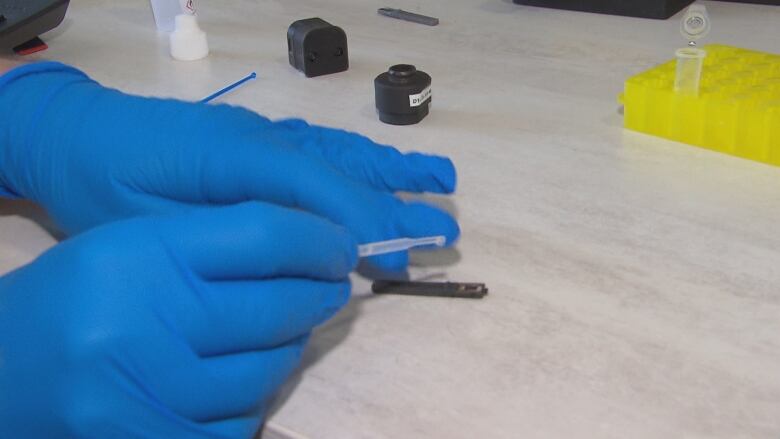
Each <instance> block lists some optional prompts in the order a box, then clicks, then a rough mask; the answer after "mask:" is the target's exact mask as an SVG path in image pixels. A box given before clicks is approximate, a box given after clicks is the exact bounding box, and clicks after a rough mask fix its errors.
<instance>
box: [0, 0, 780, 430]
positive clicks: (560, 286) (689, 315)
mask: <svg viewBox="0 0 780 439" xmlns="http://www.w3.org/2000/svg"><path fill="white" fill-rule="evenodd" d="M200 3H201V4H200V13H201V24H202V26H203V27H204V29H205V30H206V31H207V32H208V33H209V39H210V43H211V47H212V51H213V53H212V55H211V56H210V57H209V58H208V59H206V60H204V61H200V62H193V63H180V62H174V61H172V60H170V59H169V58H168V56H167V54H166V53H167V43H166V38H165V37H164V36H163V35H160V34H157V33H156V31H155V29H154V24H153V20H152V15H151V11H150V10H149V8H148V4H147V3H146V2H144V1H142V0H138V1H134V2H116V1H108V0H79V1H75V2H72V4H71V9H70V11H69V13H68V18H67V19H66V20H67V21H66V22H65V24H64V25H63V26H62V27H61V28H60V29H57V30H55V31H54V32H52V33H51V34H50V35H47V36H46V38H45V39H46V40H47V42H48V43H49V45H50V47H51V48H50V49H49V50H48V51H46V52H44V53H43V54H42V55H41V57H45V58H49V59H56V60H61V61H64V62H67V63H71V64H74V65H76V66H78V67H80V68H82V69H83V70H85V71H86V72H87V73H89V74H90V75H92V76H93V77H94V78H96V79H98V80H100V81H101V82H103V83H104V84H106V85H109V86H114V87H118V88H121V89H123V90H125V91H129V92H133V93H140V94H146V95H166V96H175V97H178V98H183V99H197V98H201V97H203V96H205V95H207V94H209V93H210V92H212V91H214V90H216V89H218V88H220V87H222V86H224V85H226V84H228V83H230V82H232V81H234V80H237V79H239V78H241V77H243V76H244V75H246V74H248V73H249V72H251V71H253V70H256V71H257V72H258V74H259V79H258V80H257V81H255V82H253V83H251V84H250V85H247V86H245V87H244V88H242V89H240V90H238V91H237V92H236V93H234V94H233V95H230V96H229V97H227V98H225V99H224V101H226V102H230V103H234V104H238V105H244V106H247V107H249V108H252V109H254V110H256V111H258V112H260V113H263V114H265V115H268V116H270V117H274V118H276V117H285V116H299V117H304V118H306V119H308V120H309V121H311V122H315V123H320V124H327V125H332V126H337V127H342V128H346V129H350V130H356V131H360V132H363V133H365V134H367V135H370V136H372V137H373V138H374V139H376V140H378V141H380V142H384V143H390V144H394V145H397V146H398V147H399V148H401V149H404V150H422V151H428V152H434V153H440V154H446V155H449V156H451V157H452V158H453V160H454V161H455V162H456V164H457V165H458V169H459V177H460V180H459V189H458V193H457V195H456V196H455V197H454V198H452V200H451V201H445V203H447V204H448V205H449V207H450V208H452V209H454V211H456V212H457V215H458V217H459V220H460V222H461V226H462V230H463V237H462V240H461V242H460V244H459V245H458V247H457V251H450V252H444V253H440V254H437V255H435V256H434V255H426V256H424V257H418V258H416V262H417V264H418V265H419V266H418V267H415V268H414V269H413V271H412V273H413V274H414V276H415V277H422V276H432V277H433V278H436V276H437V275H439V276H440V278H441V279H449V280H453V281H476V282H485V283H487V284H488V286H489V288H490V295H489V296H488V297H487V298H485V299H484V300H479V301H474V300H472V301H469V300H460V301H459V300H448V299H434V298H431V299H428V298H415V297H373V296H371V295H370V294H369V293H368V290H369V284H368V282H366V281H365V280H362V279H356V281H355V297H354V299H353V300H352V302H351V304H350V306H349V307H348V308H347V309H346V310H344V311H343V312H342V313H341V314H340V315H339V316H338V317H337V318H336V319H335V320H334V321H332V322H331V323H329V324H328V325H326V326H325V327H323V328H322V329H321V330H320V331H319V332H318V333H317V335H316V337H315V338H314V339H313V343H312V345H311V347H310V348H309V350H308V352H307V354H306V357H305V369H304V370H303V371H302V373H301V374H299V375H298V376H297V377H296V378H295V379H294V380H293V381H292V382H291V383H290V384H289V385H288V386H287V388H286V390H285V393H284V395H283V396H282V398H280V404H279V407H278V408H277V409H275V410H274V413H273V415H272V417H271V420H270V422H269V427H268V428H267V430H266V434H265V435H264V437H267V438H272V439H275V438H282V437H284V438H318V439H319V438H321V439H346V438H422V437H425V438H446V439H473V438H492V439H504V438H520V437H522V438H553V437H559V438H567V437H588V438H590V437H593V438H596V437H598V438H626V437H631V438H645V437H648V438H649V437H685V438H705V437H706V438H714V437H719V438H739V437H745V438H748V437H749V438H777V437H779V436H780V269H778V268H779V267H780V227H778V225H780V168H774V167H770V166H767V165H762V164H759V163H753V162H749V161H745V160H742V159H738V158H733V157H729V156H725V155H720V154H717V153H713V152H709V151H705V150H702V149H698V148H694V147H689V146H685V145H682V144H678V143H673V142H669V141H665V140H661V139H657V138H653V137H648V136H645V135H641V134H637V133H632V132H628V131H625V130H623V129H622V128H621V124H622V119H621V116H620V114H618V104H617V101H616V96H617V94H618V93H619V92H620V91H621V89H622V82H623V80H624V79H625V78H626V77H628V76H629V75H631V74H634V73H637V72H639V71H641V70H643V69H646V68H648V67H651V66H652V65H654V64H656V63H659V62H661V61H665V60H667V59H669V58H671V57H672V55H673V52H674V49H675V48H677V47H678V46H680V45H681V43H684V42H683V40H682V38H681V37H680V35H679V33H678V26H679V16H678V17H677V18H673V19H671V20H668V21H655V20H641V19H632V18H625V17H610V16H601V15H593V14H582V13H574V12H564V11H553V10H546V9H539V8H531V7H521V6H516V5H513V4H512V3H510V2H509V1H507V0H481V1H469V0H430V1H426V2H423V1H413V0H399V1H397V2H395V3H392V4H390V3H385V2H378V1H357V0H327V1H326V0H312V1H308V2H289V1H282V0H275V1H271V0H269V1H249V0H243V1H238V0H234V1H228V0H211V1H208V2H206V1H202V2H200ZM706 4H707V6H708V8H709V10H710V15H711V16H712V19H713V22H714V24H713V29H712V32H711V34H710V36H709V37H708V41H709V42H713V43H724V44H731V45H736V46H742V47H746V48H752V49H757V50H764V51H774V52H778V51H780V25H778V23H780V8H778V7H770V6H757V5H744V4H730V3H721V2H707V3H706ZM381 6H393V7H401V8H404V9H407V10H411V11H419V12H422V13H425V14H427V15H433V16H436V17H439V18H440V19H441V24H440V25H439V26H438V27H427V26H421V25H416V24H412V23H406V22H402V21H397V20H392V19H389V18H385V17H381V16H378V15H377V14H376V8H378V7H381ZM313 16H319V17H321V18H323V19H325V20H328V21H330V22H331V23H333V24H335V25H338V26H341V27H342V28H344V29H345V31H346V32H347V35H348V39H349V55H350V64H351V66H350V70H349V71H348V72H345V73H341V74H337V75H332V76H325V77H320V78H314V79H306V78H305V77H304V76H303V75H302V74H300V73H298V72H296V71H295V70H294V69H293V68H292V67H290V66H289V64H288V62H287V53H286V40H285V35H286V30H287V26H288V25H289V24H290V23H292V22H293V21H294V20H296V19H300V18H308V17H313ZM402 62H403V63H411V64H415V65H417V67H418V68H419V69H421V70H424V71H426V72H428V73H429V74H430V75H431V76H432V77H433V89H434V104H433V108H432V113H431V115H430V116H429V117H428V118H427V119H425V120H424V121H423V122H422V123H420V124H419V125H416V126H409V127H394V126H389V125H384V124H382V123H380V122H379V121H378V119H377V117H376V115H375V113H374V109H373V105H374V98H373V85H372V81H373V78H374V77H375V76H376V75H377V74H379V73H381V72H382V71H384V70H386V69H387V67H388V66H390V65H391V64H396V63H402ZM439 201H441V200H439ZM31 209H32V207H31V206H29V205H28V204H25V203H19V202H8V201H0V272H4V271H7V270H9V269H12V268H13V267H15V266H18V265H20V264H22V263H25V262H27V261H29V260H31V259H32V258H34V257H35V256H36V255H37V254H39V253H40V252H41V251H42V250H44V249H45V248H46V247H48V246H50V245H52V244H53V243H54V239H53V238H51V237H50V236H49V235H48V234H47V233H46V232H45V231H44V230H43V229H42V228H41V226H40V225H38V223H37V222H35V221H33V220H32V219H30V217H32V218H36V217H39V216H40V214H39V213H36V212H35V211H34V210H32V212H31Z"/></svg>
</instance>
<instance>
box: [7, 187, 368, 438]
mask: <svg viewBox="0 0 780 439" xmlns="http://www.w3.org/2000/svg"><path fill="white" fill-rule="evenodd" d="M356 252H357V249H356V244H355V241H354V239H353V237H352V235H351V234H349V233H348V232H347V231H346V230H345V229H344V228H342V227H340V226H337V225H335V224H333V223H331V222H329V221H327V220H324V219H321V218H319V217H317V216H314V215H311V214H308V213H305V212H300V211H295V210H289V209H286V208H281V207H278V206H273V205H268V204H262V203H256V202H250V203H243V204H240V205H236V206H230V207H222V208H212V209H200V210H198V211H195V212H190V213H188V214H183V215H174V216H162V217H145V218H137V219H132V220H125V221H120V222H115V223H111V224H108V225H105V226H101V227H98V228H95V229H93V230H91V231H89V232H86V233H84V234H81V235H79V236H77V237H75V238H71V239H69V240H66V241H64V242H63V243H61V244H59V245H58V246H56V247H54V248H52V249H51V250H49V251H48V252H46V253H45V254H44V255H42V256H41V257H40V258H38V259H37V260H36V261H34V262H33V263H31V264H30V265H28V266H25V267H23V268H21V269H19V270H17V271H14V272H12V273H10V274H8V275H6V276H5V277H2V278H0V437H3V438H65V437H68V438H70V437H78V438H82V439H84V438H101V439H102V438H126V437H128V438H129V437H134V438H136V437H137V438H140V437H144V438H150V437H160V438H177V439H181V438H203V437H221V438H250V437H252V434H253V433H254V432H255V431H256V430H257V428H258V425H259V424H260V422H261V420H262V418H263V414H264V410H265V409H266V408H267V406H268V403H269V400H270V399H271V397H272V395H273V394H274V393H275V391H276V390H277V388H278V387H279V386H280V385H281V384H282V383H283V381H284V380H285V379H286V377H287V376H288V375H289V374H290V372H291V371H292V370H293V368H294V367H296V365H297V364H298V362H299V359H300V356H301V350H302V348H303V345H304V343H305V341H306V339H307V337H308V334H309V333H310V331H311V330H312V328H313V327H314V326H316V325H318V324H320V323H322V322H323V321H325V320H326V319H328V318H329V317H330V316H332V315H333V314H334V313H335V312H336V311H337V310H338V309H339V308H341V307H342V305H344V304H345V303H346V301H347V300H348V296H349V291H350V284H349V278H348V275H349V273H350V271H351V270H352V269H353V268H354V266H355V262H356V259H357V256H356Z"/></svg>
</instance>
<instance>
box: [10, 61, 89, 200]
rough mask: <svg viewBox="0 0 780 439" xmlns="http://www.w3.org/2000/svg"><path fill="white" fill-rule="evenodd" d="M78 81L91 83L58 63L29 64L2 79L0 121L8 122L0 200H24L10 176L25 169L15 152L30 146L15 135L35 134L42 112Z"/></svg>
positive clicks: (77, 72)
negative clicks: (55, 98)
mask: <svg viewBox="0 0 780 439" xmlns="http://www.w3.org/2000/svg"><path fill="white" fill-rule="evenodd" d="M37 76H39V77H38V78H36V77H37ZM74 77H75V78H77V80H87V81H89V78H88V77H87V75H85V74H84V73H83V72H81V71H80V70H77V69H74V68H73V67H70V66H67V65H65V64H62V63H58V62H40V63H33V64H25V65H22V66H19V67H16V68H14V69H12V70H9V71H8V72H6V73H5V74H4V75H2V76H0V116H2V117H0V119H2V120H4V121H6V122H4V123H2V124H0V197H7V198H21V197H22V196H23V194H21V193H19V191H17V190H16V189H15V188H14V187H13V185H12V184H11V182H10V181H9V179H8V174H9V173H11V167H14V166H21V165H22V164H20V163H17V162H16V160H14V157H15V156H16V154H14V153H13V152H12V150H14V149H18V148H26V147H28V142H27V139H26V138H25V136H21V137H20V136H16V135H14V134H15V133H19V132H30V131H31V130H33V131H34V127H33V126H32V125H33V124H35V122H36V120H37V119H38V116H39V114H38V113H40V109H42V108H45V106H46V105H47V103H48V102H49V101H51V99H52V98H53V97H54V96H55V95H56V94H57V92H58V91H59V90H60V89H61V88H62V87H64V86H67V85H69V84H71V83H72V82H73V81H72V79H73V78H74ZM63 78H67V79H66V80H63ZM22 79H25V81H21V80H22ZM26 79H32V80H33V81H26Z"/></svg>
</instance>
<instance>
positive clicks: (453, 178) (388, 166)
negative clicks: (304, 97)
mask: <svg viewBox="0 0 780 439" xmlns="http://www.w3.org/2000/svg"><path fill="white" fill-rule="evenodd" d="M277 123H278V126H280V127H283V128H287V129H288V130H291V131H293V132H294V134H290V135H293V136H295V138H296V141H295V145H296V147H298V148H299V149H300V150H302V151H304V152H305V153H307V154H310V155H312V156H316V157H320V158H322V159H323V160H325V161H326V162H328V163H329V164H330V165H331V166H334V167H335V168H336V169H338V170H339V171H340V172H342V173H344V174H345V175H347V176H349V177H350V178H354V179H356V180H358V181H360V182H363V183H366V184H369V185H371V186H372V187H374V188H376V189H378V190H382V191H390V192H396V191H407V192H435V193H452V192H454V191H455V187H456V184H457V174H456V171H455V166H454V165H453V163H452V161H451V160H450V159H448V158H446V157H439V156H434V155H427V154H420V153H416V152H412V153H407V154H402V153H401V152H400V151H398V150H397V149H396V148H393V147H391V146H386V145H380V144H378V143H375V142H373V141H372V140H371V139H369V138H368V137H365V136H362V135H360V134H357V133H351V132H347V131H343V130H337V129H333V128H327V127H320V126H316V125H308V124H307V123H306V122H304V121H302V120H298V119H288V120H284V121H280V122H277Z"/></svg>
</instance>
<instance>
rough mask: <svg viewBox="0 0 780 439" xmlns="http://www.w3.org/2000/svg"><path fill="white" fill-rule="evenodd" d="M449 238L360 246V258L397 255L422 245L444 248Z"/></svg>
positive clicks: (371, 243) (383, 242)
mask: <svg viewBox="0 0 780 439" xmlns="http://www.w3.org/2000/svg"><path fill="white" fill-rule="evenodd" d="M446 242H447V238H446V237H444V236H427V237H425V238H399V239H391V240H390V241H379V242H369V243H368V244H363V245H359V246H358V256H360V257H361V258H365V257H367V256H376V255H383V254H385V253H395V252H400V251H404V250H409V249H410V248H412V247H419V246H422V245H436V246H439V247H444V243H446Z"/></svg>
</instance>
